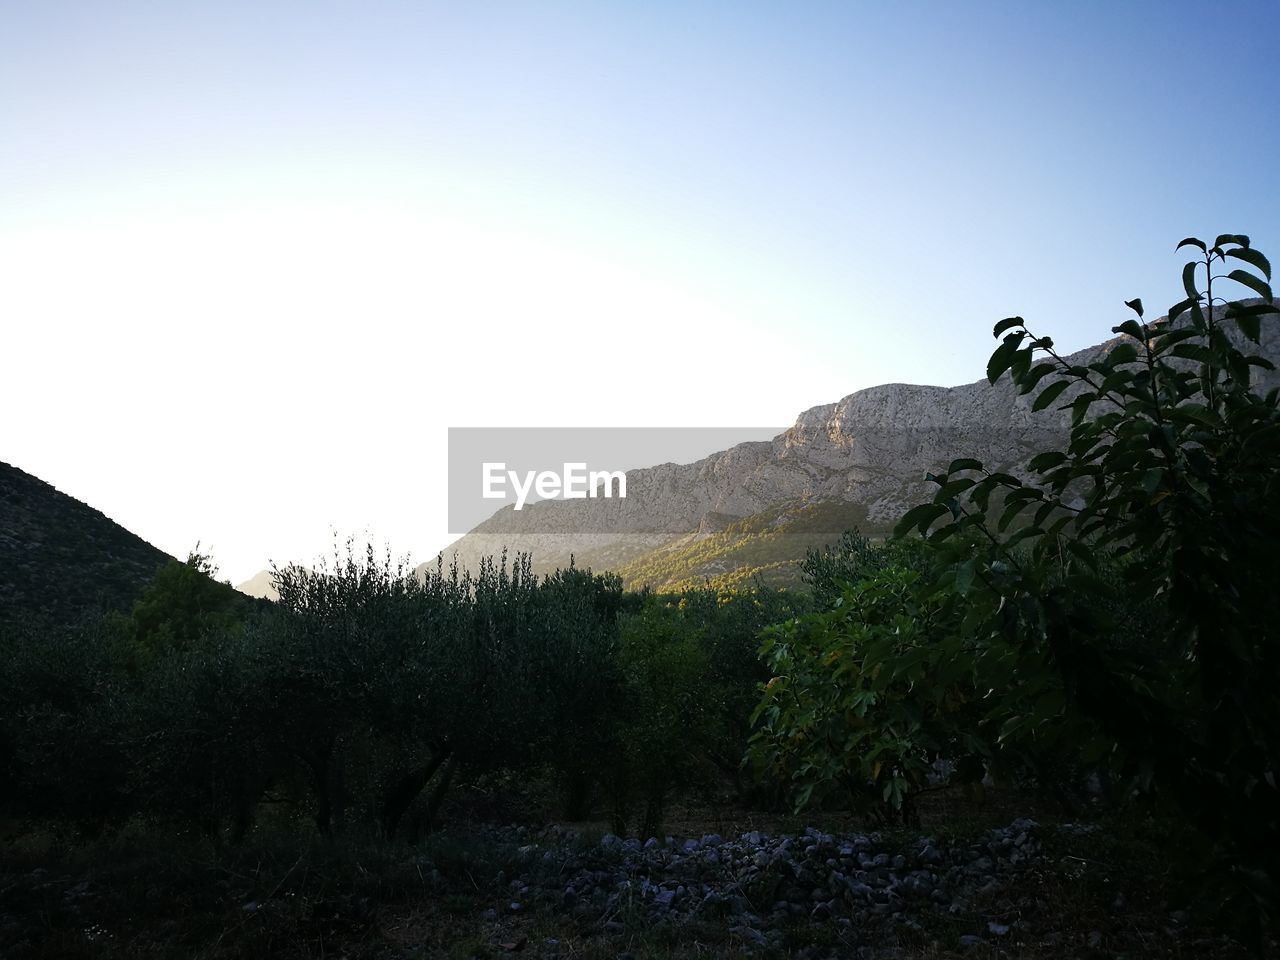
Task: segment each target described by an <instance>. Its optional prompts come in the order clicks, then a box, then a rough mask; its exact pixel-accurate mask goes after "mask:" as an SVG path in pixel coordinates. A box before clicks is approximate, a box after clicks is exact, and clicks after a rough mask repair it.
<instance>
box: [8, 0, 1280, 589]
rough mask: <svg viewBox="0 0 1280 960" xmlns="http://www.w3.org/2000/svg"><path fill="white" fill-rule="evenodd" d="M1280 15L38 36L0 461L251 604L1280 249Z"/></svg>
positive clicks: (605, 20) (442, 13)
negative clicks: (1002, 325)
mask: <svg viewBox="0 0 1280 960" xmlns="http://www.w3.org/2000/svg"><path fill="white" fill-rule="evenodd" d="M1278 27H1280V5H1278V4H1276V3H1274V2H1268V3H1254V4H1249V3H1243V4H1233V5H1231V6H1230V7H1222V8H1217V7H1215V6H1213V5H1208V6H1206V5H1205V4H1203V3H1200V4H1194V5H1192V4H1181V3H1165V2H1152V3H1117V2H1096V3H1090V2H1075V3H1061V4H1058V3H1048V2H1046V3H1027V2H1016V3H980V2H975V3H964V4H960V3H950V2H939V3H893V4H885V3H843V4H816V3H789V4H780V3H779V4H749V3H697V4H688V3H669V4H667V3H645V4H639V3H633V4H622V3H573V4H560V3H511V4H502V3H493V4H484V5H479V4H458V3H452V4H428V3H420V2H403V3H393V2H376V0H362V2H359V3H333V2H307V3H296V4H288V3H270V2H253V3H234V2H223V3H218V4H212V3H207V4H195V3H167V2H166V3H161V2H155V3H138V2H124V0H113V2H101V3H95V2H81V3H58V2H47V0H42V2H39V3H31V2H24V3H6V2H0V460H4V461H7V462H9V463H13V464H14V465H16V466H18V467H21V468H22V469H24V470H26V471H28V472H30V473H33V474H35V475H37V476H39V477H41V478H42V479H44V480H47V481H49V482H50V483H53V484H54V485H55V486H57V487H58V488H59V489H61V490H63V491H65V492H67V493H69V494H71V495H73V496H75V497H77V498H79V499H81V500H84V501H86V502H88V503H89V504H91V505H93V506H95V507H97V508H98V509H100V510H102V511H103V512H105V513H106V514H107V515H108V516H110V517H111V518H112V519H114V520H116V521H118V522H119V523H121V524H123V525H124V526H126V527H128V528H129V529H130V530H133V531H134V532H135V533H137V534H139V535H141V536H143V537H144V538H146V539H148V540H150V541H151V542H152V543H154V544H156V545H157V546H159V547H160V548H162V549H164V550H166V551H169V552H171V553H174V554H176V555H180V556H181V555H185V553H186V552H187V551H188V550H189V549H190V548H191V547H193V546H194V545H195V543H196V542H197V541H200V542H201V544H202V546H203V547H204V548H208V549H211V550H212V551H213V554H214V557H215V559H216V560H217V561H218V562H219V564H220V565H221V567H222V572H223V575H224V576H226V577H227V578H229V579H231V580H232V581H233V582H239V581H241V580H244V579H247V578H248V577H249V576H251V575H252V574H253V573H255V572H256V571H257V570H259V569H261V568H263V567H265V566H266V565H267V562H268V560H275V561H277V562H282V563H283V562H287V561H291V560H300V561H304V562H305V561H307V560H310V559H312V558H314V557H315V556H316V555H317V554H319V553H321V552H325V551H326V550H327V547H328V544H329V543H330V539H331V531H333V530H337V531H338V532H339V533H340V534H343V535H345V534H348V533H351V534H356V535H360V536H363V535H366V534H367V535H370V536H372V537H373V538H374V539H376V540H378V541H379V542H382V541H386V542H389V543H390V545H391V546H392V548H393V549H394V550H395V551H396V552H398V553H403V552H410V553H412V554H413V555H414V556H415V557H416V558H417V559H427V558H429V557H430V556H431V555H433V554H434V553H435V552H436V551H437V550H438V549H440V548H441V547H443V546H444V545H445V543H447V542H448V539H449V538H448V536H447V533H446V523H445V514H446V505H445V502H444V486H445V454H446V430H447V428H448V427H450V426H513V425H527V426H575V425H582V426H608V425H615V424H616V425H619V426H685V425H697V426H737V425H741V426H760V425H772V424H778V425H779V426H783V425H786V424H788V423H790V422H792V421H793V420H794V418H795V416H796V414H797V413H799V412H800V411H801V410H803V409H806V408H808V407H811V406H814V405H816V404H820V403H827V402H831V401H834V400H837V399H839V398H840V397H842V396H844V395H846V394H848V393H850V392H852V391H854V390H856V389H859V388H861V387H866V386H871V385H873V384H877V383H885V382H895V381H907V382H916V383H938V384H947V385H950V384H957V383H964V382H969V381H972V380H976V379H978V378H979V377H980V376H981V374H982V370H983V366H984V363H985V359H986V357H987V355H988V354H989V352H990V349H991V347H992V346H993V341H992V340H991V339H990V328H991V325H992V323H993V322H995V321H996V320H998V319H1000V318H1001V317H1004V316H1007V315H1010V314H1014V313H1019V314H1022V315H1023V316H1025V317H1027V318H1028V319H1030V320H1034V321H1035V327H1036V329H1037V330H1043V331H1044V332H1046V333H1052V334H1053V335H1054V337H1055V339H1056V340H1057V341H1058V343H1059V344H1060V345H1061V346H1064V347H1066V348H1067V349H1074V348H1078V347H1082V346H1085V345H1087V344H1089V343H1093V342H1096V341H1098V340H1101V339H1103V338H1104V337H1105V336H1107V335H1108V331H1109V329H1110V327H1111V326H1113V325H1114V324H1115V323H1118V322H1119V321H1120V320H1122V319H1124V317H1125V312H1124V309H1123V306H1122V301H1124V300H1126V299H1129V298H1132V297H1134V296H1141V297H1143V298H1144V299H1145V300H1146V302H1147V303H1148V305H1149V306H1151V307H1152V308H1153V309H1155V308H1163V307H1165V306H1167V305H1168V304H1169V303H1171V302H1173V301H1175V300H1177V299H1178V298H1179V297H1180V293H1179V287H1178V282H1177V277H1178V273H1177V271H1178V268H1179V265H1180V264H1181V262H1182V260H1181V258H1180V257H1179V256H1177V255H1175V254H1174V251H1173V247H1174V244H1175V243H1176V242H1177V241H1178V240H1179V239H1180V238H1181V237H1183V236H1184V235H1186V234H1189V233H1200V234H1208V235H1210V236H1212V235H1214V234H1216V233H1218V232H1243V233H1249V234H1251V235H1252V236H1253V237H1254V240H1255V243H1256V245H1257V246H1258V247H1260V248H1261V249H1263V250H1264V251H1266V252H1269V253H1270V254H1271V255H1272V257H1273V259H1274V258H1275V257H1277V256H1280V194H1278V191H1277V190H1276V183H1275V171H1276V170H1277V169H1280V132H1278V131H1280V123H1277V121H1278V120H1280V110H1278V109H1277V94H1278V93H1280V79H1278V78H1280V72H1278V71H1277V70H1276V68H1275V66H1274V64H1275V60H1276V45H1277V44H1276V37H1277V36H1278V35H1280V31H1278V30H1277V28H1278Z"/></svg>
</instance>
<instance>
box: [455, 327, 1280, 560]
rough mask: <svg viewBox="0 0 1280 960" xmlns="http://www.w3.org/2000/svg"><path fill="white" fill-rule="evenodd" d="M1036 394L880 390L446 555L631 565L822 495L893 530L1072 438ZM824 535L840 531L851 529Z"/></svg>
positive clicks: (1267, 351)
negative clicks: (958, 484)
mask: <svg viewBox="0 0 1280 960" xmlns="http://www.w3.org/2000/svg"><path fill="white" fill-rule="evenodd" d="M1277 326H1278V324H1276V323H1274V322H1271V323H1268V324H1266V325H1265V329H1264V336H1263V342H1262V346H1261V347H1260V348H1255V349H1256V352H1258V353H1260V354H1262V355H1263V356H1266V357H1268V358H1270V359H1271V360H1272V361H1273V362H1277V363H1280V344H1278V342H1277V341H1278V340H1280V336H1277V330H1276V328H1277ZM1117 343H1119V340H1111V341H1107V342H1106V343H1102V344H1099V345H1097V346H1095V347H1090V348H1088V349H1086V350H1082V351H1080V352H1078V353H1075V354H1073V355H1071V356H1070V357H1069V358H1068V359H1069V360H1070V361H1071V362H1072V363H1089V362H1092V361H1094V360H1096V359H1098V358H1099V357H1101V356H1103V355H1105V353H1106V352H1107V351H1109V350H1111V349H1112V348H1113V347H1114V346H1115V345H1116V344H1117ZM1259 384H1260V385H1261V386H1262V387H1263V389H1264V390H1265V389H1270V388H1271V387H1273V386H1276V385H1280V378H1278V377H1277V374H1276V373H1274V372H1270V373H1261V372H1260V373H1259ZM1035 396H1036V394H1035V393H1032V394H1028V395H1026V396H1019V395H1018V393H1017V391H1016V389H1015V388H1014V386H1013V385H1012V383H1010V381H1009V379H1008V377H1007V376H1005V377H1003V378H1001V379H1000V380H999V381H997V382H996V383H995V384H989V383H987V381H986V380H981V381H978V382H975V383H970V384H966V385H964V386H959V387H930V386H917V385H912V384H901V383H894V384H885V385H882V386H877V387H870V388H868V389H866V390H859V391H857V392H856V393H852V394H850V395H849V396H847V397H845V398H844V399H843V400H840V401H839V402H838V403H831V404H825V405H823V406H819V407H813V408H812V409H809V410H806V411H805V412H804V413H802V414H800V416H799V417H798V418H797V420H796V423H795V425H794V426H793V427H791V429H789V430H787V431H786V432H784V433H782V434H780V435H779V436H777V437H775V438H774V439H773V440H772V441H770V442H758V443H744V444H740V445H738V446H735V447H731V448H730V449H728V450H724V451H722V452H720V453H716V454H712V455H711V456H709V457H706V458H704V459H702V460H699V461H697V462H696V463H690V464H671V463H667V464H661V465H659V466H654V467H649V468H646V469H641V470H633V471H630V472H628V474H627V497H626V499H624V500H605V499H599V500H572V501H563V500H554V501H542V502H539V503H536V504H531V505H527V506H526V507H525V508H524V510H522V511H519V512H517V511H515V510H513V509H512V508H510V507H506V508H504V509H502V510H500V511H498V512H497V513H496V514H494V515H493V516H492V517H491V518H489V519H488V520H486V521H485V522H484V523H482V524H481V525H480V526H478V527H477V528H476V529H475V530H473V531H472V532H471V533H469V534H467V535H466V536H465V537H463V538H462V539H460V540H458V541H457V542H456V543H454V544H453V545H452V546H451V547H449V548H448V549H447V550H446V551H444V556H445V558H446V560H447V559H448V558H450V557H452V556H454V555H456V556H457V558H458V560H459V563H460V564H461V565H462V566H472V565H474V564H475V563H476V562H477V561H478V559H479V557H480V556H484V555H488V554H495V553H499V552H501V550H502V549H503V548H504V547H505V548H507V549H508V550H510V551H516V550H531V551H532V552H533V555H534V561H535V566H536V567H537V568H540V569H550V568H554V567H555V566H562V565H564V564H566V563H567V562H568V559H569V556H570V554H572V555H573V556H574V557H575V559H576V561H577V562H578V564H579V566H587V565H589V566H592V567H594V568H596V569H603V568H609V569H619V568H626V567H628V566H634V565H635V564H636V563H637V561H639V560H641V559H642V558H644V557H645V556H646V555H647V554H649V553H650V552H652V551H655V550H658V551H661V550H664V549H668V550H669V549H672V548H674V547H675V546H676V545H681V546H683V545H687V544H688V543H689V542H690V541H691V540H696V539H697V538H699V537H705V536H710V535H712V534H714V533H716V532H717V531H722V530H724V529H725V528H726V527H728V526H729V525H731V524H732V523H733V522H734V521H735V520H742V519H745V518H749V517H753V516H756V515H759V514H762V513H763V512H766V511H770V510H776V509H777V508H778V507H779V506H780V505H784V504H793V503H810V502H821V501H834V502H838V503H844V504H852V505H857V506H858V507H860V508H861V509H862V510H863V511H864V515H865V520H864V522H863V523H862V524H861V526H862V527H863V530H864V532H866V533H871V534H877V533H883V532H885V531H887V530H888V529H889V528H890V527H892V525H893V524H894V523H895V522H896V520H897V519H898V517H900V516H901V515H902V513H903V512H904V511H905V510H906V509H908V508H909V507H911V506H913V505H915V504H917V503H920V502H923V501H924V500H926V499H928V498H929V497H930V496H931V495H932V485H931V484H929V483H928V482H926V481H925V480H924V476H925V474H926V473H928V472H930V471H936V470H939V469H941V468H943V467H945V466H946V465H947V464H948V463H949V462H950V461H951V460H953V459H955V458H958V457H975V458H977V459H978V460H981V461H982V462H983V463H984V464H985V465H986V466H987V467H988V468H990V469H999V470H1004V471H1007V472H1012V473H1019V472H1021V469H1022V465H1024V464H1025V463H1026V461H1027V460H1028V459H1029V458H1030V457H1031V456H1033V455H1034V454H1036V453H1038V452H1040V451H1043V450H1048V449H1053V448H1055V447H1057V446H1060V445H1061V444H1062V442H1063V440H1064V439H1065V437H1066V436H1067V432H1068V429H1069V424H1070V415H1069V413H1068V412H1067V411H1062V410H1058V409H1056V408H1057V407H1059V406H1060V405H1061V403H1064V402H1066V401H1067V400H1069V399H1070V397H1071V394H1070V393H1068V394H1065V395H1064V396H1063V398H1062V400H1061V401H1059V402H1056V403H1055V404H1054V405H1053V406H1052V407H1050V408H1049V409H1047V410H1044V411H1040V412H1035V413H1033V412H1032V409H1031V406H1032V403H1033V402H1034V400H1035ZM828 515H829V516H831V517H840V518H846V517H847V514H846V513H840V512H829V513H828ZM811 532H812V533H814V534H827V535H829V536H827V539H830V536H835V535H838V534H839V533H840V532H841V531H840V530H831V531H811ZM822 539H823V537H821V536H814V537H809V538H808V540H809V541H812V542H820V541H821V540H822ZM799 542H800V541H795V542H794V544H798V543H799ZM794 544H793V547H792V549H793V550H794V549H796V547H795V545H794ZM798 549H799V553H798V554H797V556H795V557H794V558H793V559H798V558H799V557H800V556H803V552H804V548H803V547H799V548H798ZM624 572H625V570H624Z"/></svg>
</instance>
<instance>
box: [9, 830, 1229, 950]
mask: <svg viewBox="0 0 1280 960" xmlns="http://www.w3.org/2000/svg"><path fill="white" fill-rule="evenodd" d="M1103 834H1104V831H1103V830H1102V829H1100V828H1099V827H1097V826H1089V825H1078V824H1061V823H1060V824H1053V825H1041V824H1040V823H1037V822H1036V821H1034V820H1031V819H1026V818H1019V819H1015V820H1013V821H1012V822H1010V823H1008V824H1007V825H1005V826H1002V827H999V828H994V829H985V830H977V831H975V832H972V833H970V834H969V835H967V836H963V835H956V836H944V835H941V834H935V835H919V834H912V833H907V832H895V833H888V834H881V833H857V832H848V833H845V832H839V833H828V832H823V831H822V830H818V829H813V828H809V829H805V830H804V831H802V832H797V833H783V832H778V833H775V834H769V833H765V832H761V831H758V830H749V831H746V832H742V833H739V834H737V835H733V836H720V835H717V834H711V833H708V834H702V835H699V836H696V837H688V838H679V839H677V838H673V837H666V838H662V839H658V838H652V839H649V840H645V841H641V840H638V839H624V838H620V837H616V836H613V835H611V834H606V835H604V836H603V837H598V836H592V835H588V834H583V833H580V832H578V831H576V830H572V829H565V828H561V827H551V828H547V829H539V830H532V829H529V828H524V827H500V828H499V827H491V826H489V827H477V828H472V829H471V830H469V831H468V832H467V833H466V835H465V836H462V835H458V834H454V835H452V836H450V835H448V834H446V835H442V836H440V837H438V838H433V840H432V841H431V842H430V843H428V844H427V845H426V846H425V847H424V848H419V849H417V850H414V849H413V848H404V847H401V848H399V849H398V850H391V849H385V848H384V849H381V850H377V849H374V848H364V849H362V850H355V849H353V850H349V851H347V852H346V853H343V854H341V855H339V854H338V853H337V852H336V851H334V850H333V849H330V850H329V851H328V853H326V854H323V855H319V854H316V853H314V852H313V853H311V854H307V855H306V857H304V856H301V855H300V856H298V857H297V859H296V860H294V862H293V863H292V864H288V865H286V862H285V860H284V859H283V858H280V859H277V860H276V861H274V866H272V865H270V864H269V863H268V861H269V855H268V854H266V853H258V854H253V855H245V856H242V857H241V858H240V859H239V860H238V861H236V862H235V863H230V862H224V863H220V864H217V865H213V864H205V865H202V866H201V867H200V868H199V869H194V868H193V865H192V864H190V863H187V864H185V865H182V864H175V863H169V864H168V865H167V866H165V867H163V868H160V867H152V868H149V869H148V868H146V867H144V866H142V865H141V864H133V865H127V864H123V863H122V864H120V865H119V867H118V869H116V870H113V869H112V868H110V867H107V866H105V865H100V866H97V867H94V868H92V869H82V870H80V871H79V872H75V871H70V872H68V871H65V870H64V871H62V872H59V871H57V870H49V869H46V868H44V867H37V868H35V869H33V870H21V871H13V872H11V871H9V870H4V869H3V868H0V955H3V956H5V957H13V958H24V957H52V956H60V957H116V956H121V957H134V956H157V957H160V956H166V957H167V956H175V957H176V956H182V957H219V958H221V957H230V956H242V957H255V956H298V957H303V956H307V957H318V956H325V957H333V956H345V957H370V958H372V957H378V958H393V957H394V958H412V957H435V956H442V957H456V958H472V957H501V956H506V955H510V954H514V953H519V954H521V955H523V956H528V957H540V958H548V960H550V958H565V960H568V958H593V960H594V958H606V957H611V958H628V957H629V958H632V960H641V958H649V957H717V958H725V957H783V956H787V957H796V958H800V960H820V958H827V957H857V958H881V957H884V958H888V957H952V956H964V957H1082V958H1085V957H1087V958H1101V957H1122V956H1130V957H1146V956H1163V957H1243V956H1245V953H1244V951H1243V950H1242V949H1241V948H1240V947H1239V946H1238V945H1236V944H1234V943H1233V942H1231V940H1230V939H1228V938H1226V937H1224V936H1223V935H1222V933H1221V932H1216V933H1215V932H1211V931H1210V930H1209V928H1208V927H1206V926H1205V925H1204V924H1203V923H1201V922H1200V921H1199V919H1197V918H1194V917H1191V916H1189V915H1188V912H1187V911H1186V910H1185V909H1184V908H1182V907H1181V906H1179V904H1178V903H1176V902H1174V901H1172V900H1170V899H1169V896H1168V889H1167V884H1166V880H1167V878H1166V877H1162V876H1159V875H1157V870H1158V869H1163V868H1162V867H1161V866H1160V865H1159V864H1158V863H1155V862H1148V861H1149V858H1150V850H1151V848H1150V847H1149V846H1138V847H1129V846H1126V845H1125V844H1123V843H1121V844H1119V845H1117V844H1116V843H1115V842H1114V840H1113V838H1111V837H1107V836H1104V835H1103ZM1106 851H1109V853H1106V854H1105V855H1106V856H1109V857H1110V861H1108V860H1105V859H1099V857H1100V855H1103V854H1104V853H1105V852H1106ZM1143 851H1145V852H1143ZM254 856H256V857H257V858H258V859H257V861H256V862H257V866H256V867H255V866H254V865H253V863H254V861H253V857H254ZM307 857H310V858H311V859H309V860H308V859H306V858H307ZM325 857H328V858H329V859H325ZM380 857H381V858H382V859H379V858H380ZM264 864H267V865H264ZM255 871H256V872H255Z"/></svg>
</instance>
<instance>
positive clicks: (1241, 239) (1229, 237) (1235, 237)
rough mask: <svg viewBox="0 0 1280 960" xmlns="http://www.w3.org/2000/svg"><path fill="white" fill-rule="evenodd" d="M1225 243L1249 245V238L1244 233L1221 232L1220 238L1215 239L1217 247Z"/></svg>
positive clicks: (1214, 243) (1214, 242)
mask: <svg viewBox="0 0 1280 960" xmlns="http://www.w3.org/2000/svg"><path fill="white" fill-rule="evenodd" d="M1225 243H1236V244H1239V245H1240V246H1242V247H1246V248H1247V247H1248V246H1249V238H1248V237H1246V236H1245V235H1244V234H1243V233H1220V234H1218V239H1217V240H1215V241H1213V245H1214V246H1215V247H1220V246H1222V245H1223V244H1225Z"/></svg>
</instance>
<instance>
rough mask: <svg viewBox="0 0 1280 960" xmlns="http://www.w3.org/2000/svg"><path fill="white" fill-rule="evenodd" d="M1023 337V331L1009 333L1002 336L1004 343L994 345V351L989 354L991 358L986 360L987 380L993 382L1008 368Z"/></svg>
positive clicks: (1024, 335)
mask: <svg viewBox="0 0 1280 960" xmlns="http://www.w3.org/2000/svg"><path fill="white" fill-rule="evenodd" d="M1025 337H1026V332H1025V331H1018V332H1017V333H1011V334H1009V335H1008V336H1006V337H1005V338H1004V343H1002V344H1000V346H998V347H996V349H995V352H994V353H993V354H991V359H990V360H988V361H987V382H989V383H995V382H996V381H997V380H999V379H1000V376H1001V374H1003V373H1004V372H1005V371H1006V370H1008V369H1009V367H1010V365H1011V364H1012V363H1013V358H1014V355H1015V354H1016V353H1017V352H1018V347H1019V346H1020V345H1021V344H1022V341H1023V338H1025Z"/></svg>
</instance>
